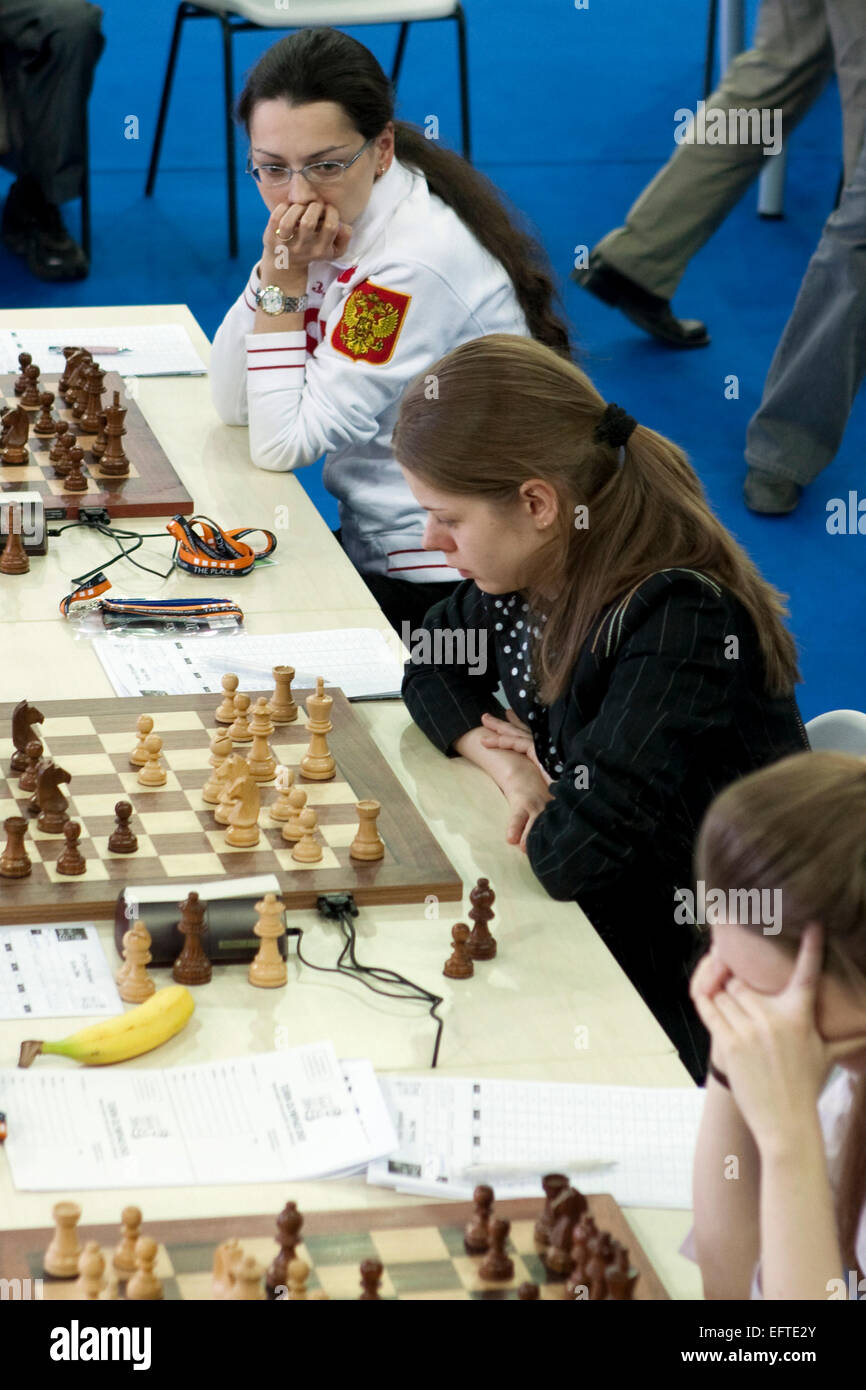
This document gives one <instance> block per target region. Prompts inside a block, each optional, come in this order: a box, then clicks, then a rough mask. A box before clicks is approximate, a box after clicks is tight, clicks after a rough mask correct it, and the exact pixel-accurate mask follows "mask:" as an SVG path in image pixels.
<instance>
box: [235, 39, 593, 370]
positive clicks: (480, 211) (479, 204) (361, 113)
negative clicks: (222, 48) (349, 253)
mask: <svg viewBox="0 0 866 1390" xmlns="http://www.w3.org/2000/svg"><path fill="white" fill-rule="evenodd" d="M279 98H283V99H284V100H286V101H289V102H291V103H292V104H293V105H296V106H305V105H308V104H310V103H311V102H315V101H332V102H335V103H336V104H337V105H338V106H341V107H342V108H343V110H344V111H345V112H346V115H347V116H348V117H349V120H350V121H351V122H352V124H353V125H354V127H355V129H356V130H357V131H358V133H359V135H362V136H363V137H364V139H365V140H370V139H374V138H375V137H376V136H377V135H381V133H382V131H383V130H384V128H385V126H386V125H387V124H388V122H389V121H392V120H394V94H393V90H392V87H391V83H390V82H389V80H388V78H387V77H386V76H385V73H384V72H383V71H382V68H381V67H380V66H379V63H378V62H377V61H376V59H375V58H374V56H373V54H372V53H371V52H370V51H369V49H367V48H365V47H364V45H363V44H360V43H358V42H357V40H356V39H353V38H350V37H349V35H348V34H343V33H341V32H340V30H338V29H300V30H298V31H297V33H294V34H290V35H288V37H286V38H284V39H280V40H279V41H278V42H277V43H275V44H274V45H273V46H272V47H271V48H269V49H268V50H267V52H266V53H264V54H263V55H262V57H261V58H260V59H259V61H258V62H257V63H256V65H255V67H254V68H253V69H252V71H251V72H250V73H249V75H248V77H247V81H246V85H245V86H244V89H243V91H242V92H241V95H240V97H239V98H238V103H237V109H236V114H237V119H238V120H239V121H240V123H241V124H242V125H243V126H244V128H245V129H246V131H247V134H249V125H250V118H251V116H252V113H253V109H254V108H255V106H256V105H257V104H258V102H260V101H273V100H276V99H279ZM394 149H395V154H396V157H397V159H399V161H400V163H401V164H405V165H408V166H409V167H410V168H414V169H416V170H417V171H418V172H419V173H420V174H422V175H423V177H424V178H425V179H426V181H427V186H428V188H429V189H430V192H431V193H432V194H434V195H435V196H436V197H437V198H441V199H442V201H443V203H447V205H448V206H449V207H451V208H453V209H454V212H455V213H456V214H457V216H458V217H459V218H460V220H461V222H463V223H464V224H465V225H466V227H468V228H469V230H470V232H472V234H473V236H474V237H475V238H476V240H477V241H478V242H479V243H480V244H481V246H483V247H484V249H485V251H487V252H488V253H489V254H490V255H491V256H493V257H494V258H495V259H496V260H497V261H499V263H500V264H501V265H502V267H503V268H504V270H505V271H506V272H507V274H508V275H509V277H510V279H511V283H512V284H513V286H514V291H515V294H516V296H517V300H518V303H519V304H520V307H521V309H522V310H523V313H524V315H525V316H526V322H527V324H528V327H529V331H530V334H531V336H532V337H533V338H535V339H536V340H537V341H538V342H540V343H544V344H546V346H547V347H550V348H552V349H553V350H554V352H557V353H559V355H560V356H562V357H570V356H571V345H570V342H569V336H568V328H567V327H566V325H565V322H564V321H563V319H562V318H560V317H558V316H557V314H556V313H555V312H554V308H553V304H554V300H555V299H557V298H558V296H557V295H556V291H555V289H554V285H553V280H552V276H551V272H550V266H549V263H548V260H547V257H546V255H545V253H544V250H543V249H542V247H541V246H540V245H539V243H538V241H536V239H535V238H534V237H533V236H531V235H530V233H529V232H528V231H525V230H523V229H522V228H521V226H520V225H519V224H520V220H521V219H520V214H519V213H517V212H516V211H511V212H509V211H508V210H506V206H505V203H504V202H503V200H502V196H501V195H500V194H499V192H498V191H497V189H496V188H495V186H494V185H493V184H492V183H491V181H490V180H489V179H488V178H486V177H485V176H484V175H483V174H480V173H479V172H478V170H477V169H473V167H472V165H471V164H467V163H466V161H465V159H461V157H460V155H458V154H455V153H454V152H453V151H452V150H447V149H443V148H441V147H440V146H439V145H437V144H436V142H435V141H432V140H428V139H426V137H425V136H424V134H423V132H422V131H420V130H419V129H418V128H417V127H416V126H412V125H408V124H407V123H406V122H405V121H394Z"/></svg>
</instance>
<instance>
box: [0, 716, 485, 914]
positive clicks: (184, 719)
mask: <svg viewBox="0 0 866 1390" xmlns="http://www.w3.org/2000/svg"><path fill="white" fill-rule="evenodd" d="M251 693H252V692H251ZM259 693H262V694H265V695H268V696H270V695H271V694H272V693H273V692H271V691H262V692H259ZM309 693H310V692H308V691H303V690H299V691H295V699H296V701H297V704H298V719H297V721H296V722H295V723H294V724H283V725H278V726H277V728H276V730H275V732H274V733H273V735H271V738H270V745H271V751H272V752H273V754H274V756H275V758H276V759H277V762H278V763H282V764H284V765H285V766H287V767H290V768H292V769H293V770H294V771H295V773H296V779H297V784H298V785H300V786H303V788H304V790H305V791H306V792H307V805H308V806H311V807H312V808H313V809H314V810H315V811H316V814H317V816H318V820H319V825H318V831H317V839H318V840H319V841H320V842H321V843H322V846H323V851H324V854H323V858H322V859H321V860H320V861H319V863H317V864H315V865H313V866H309V865H304V864H298V863H296V861H295V860H293V859H292V846H291V845H290V844H288V843H287V842H286V841H285V840H283V839H282V826H281V825H280V824H279V823H278V822H276V821H272V820H271V819H270V817H269V816H268V813H267V808H268V806H269V805H270V804H271V802H273V801H275V800H276V797H277V790H276V783H273V782H272V783H267V784H265V785H263V786H262V788H261V792H262V811H261V815H260V817H259V824H260V827H261V839H260V842H259V844H258V845H257V846H256V847H255V848H254V849H233V848H232V847H231V846H230V845H227V844H226V843H225V827H224V826H220V825H219V824H218V823H217V822H216V821H215V820H214V816H213V807H212V806H209V805H208V804H207V803H206V802H204V801H203V800H202V796H201V788H202V787H203V786H204V784H205V782H206V781H207V779H208V776H209V775H210V774H211V772H212V768H211V767H210V765H209V761H208V760H209V757H210V738H211V735H212V734H213V732H214V731H215V729H217V728H220V729H221V730H222V731H225V726H224V725H220V726H218V725H216V724H215V722H214V719H213V714H214V711H215V710H216V708H217V706H218V704H219V699H218V698H217V697H216V696H212V695H159V696H151V697H148V698H145V699H111V700H59V701H51V700H49V701H40V702H39V709H40V710H41V712H42V713H43V715H44V716H45V719H44V722H43V723H42V724H36V725H34V731H35V732H36V735H37V737H39V738H40V739H41V741H42V743H43V744H44V746H45V750H46V755H48V756H50V757H52V758H53V759H54V761H55V763H57V764H58V765H59V766H60V767H62V768H63V769H64V770H65V771H67V772H68V773H69V774H70V776H71V779H72V780H71V783H70V784H69V785H68V786H66V785H63V786H62V787H61V790H62V791H63V793H64V795H67V796H68V797H69V816H70V818H71V819H73V820H77V821H79V822H80V824H81V827H82V831H81V840H80V841H79V845H80V849H81V852H82V853H83V855H84V857H85V860H86V862H87V869H86V872H85V873H83V874H80V875H78V876H76V877H68V876H65V875H63V874H59V873H58V872H57V869H56V867H55V866H56V861H57V858H58V855H59V854H60V851H61V849H62V848H63V846H64V843H65V841H64V839H63V836H62V835H47V834H44V833H43V832H42V831H40V830H38V829H37V828H36V821H35V815H32V814H31V815H30V816H29V819H30V824H29V825H28V829H27V834H26V836H25V840H24V843H25V848H26V850H27V853H28V855H29V856H30V859H31V861H32V865H33V867H32V872H31V873H30V874H29V875H28V877H26V878H20V879H12V878H2V877H0V925H7V924H9V923H17V922H21V923H28V922H68V921H74V920H80V919H84V920H89V919H91V918H96V919H106V918H113V917H114V915H115V905H116V902H117V898H118V895H119V894H120V892H121V891H122V890H123V889H124V888H125V886H126V885H127V884H135V885H142V884H154V883H158V884H168V883H170V882H171V881H172V880H176V881H177V882H178V883H180V884H183V883H192V884H195V883H197V882H203V881H207V880H208V879H214V878H222V877H223V876H226V877H237V878H240V877H245V876H246V875H248V874H264V873H271V874H275V875H276V877H277V879H278V880H279V883H280V890H281V893H282V896H283V899H284V901H285V904H286V907H287V908H290V909H291V908H308V907H314V906H315V904H316V898H317V897H318V896H319V894H320V893H330V892H346V891H351V892H352V893H353V894H354V897H355V901H356V902H357V903H358V904H359V906H360V905H364V904H377V903H410V902H423V901H424V899H425V898H426V897H428V896H430V895H434V896H435V897H437V898H438V899H439V900H440V901H442V902H459V901H460V900H461V898H462V895H463V885H462V883H461V880H460V877H459V875H458V874H457V871H456V869H454V867H453V866H452V864H451V863H450V861H449V860H448V859H447V858H446V857H445V854H444V853H443V851H442V849H441V848H440V846H439V844H438V843H437V841H436V840H435V839H434V837H433V834H432V832H431V831H430V829H429V827H428V826H427V824H426V822H425V821H424V819H423V818H422V817H421V815H420V814H419V812H418V811H417V810H416V809H415V807H414V805H413V804H412V802H411V801H410V799H409V797H408V796H407V794H406V792H405V791H404V790H403V787H402V786H401V785H400V783H399V782H398V781H397V778H396V777H395V776H394V774H393V773H392V772H391V769H390V768H389V767H388V765H387V763H386V761H385V759H384V757H383V756H382V754H381V753H380V752H379V749H378V748H377V747H376V745H375V743H374V742H373V740H372V739H371V738H370V736H369V734H368V733H367V731H366V729H365V728H364V726H363V724H362V723H361V721H360V719H359V718H358V716H357V714H356V713H355V710H354V708H353V707H352V705H350V704H349V701H348V700H347V699H346V697H345V695H344V694H343V693H342V691H340V690H335V689H329V690H328V693H329V694H330V695H332V696H333V699H334V704H333V708H332V711H331V722H332V724H333V726H334V727H333V732H332V733H330V734H329V735H328V742H329V746H330V748H331V752H332V753H333V755H334V758H335V759H336V762H337V771H336V776H335V778H334V780H333V781H330V782H309V781H306V780H305V779H304V778H303V776H301V775H300V773H299V770H298V765H299V763H300V760H301V758H302V757H303V755H304V753H305V752H306V750H307V746H308V744H309V734H308V733H307V727H306V726H307V714H306V710H305V709H304V707H303V704H302V701H303V700H304V698H305V697H306V695H307V694H309ZM252 698H253V703H255V700H256V698H257V697H256V695H255V694H253V696H252ZM12 708H13V706H12V705H0V729H7V730H8V729H9V728H10V723H11V715H12ZM140 714H149V715H151V716H152V717H153V720H154V729H153V732H154V733H157V734H159V736H160V738H161V739H162V740H163V749H162V762H163V764H164V766H165V767H166V770H167V772H168V780H167V782H166V785H165V786H162V787H143V786H141V785H140V783H139V782H138V769H137V768H135V767H133V766H132V764H131V763H130V762H129V753H130V751H131V750H132V749H133V748H134V747H135V745H136V733H135V724H136V720H137V718H138V716H139V715H140ZM249 747H250V745H249V744H237V745H235V751H236V752H241V753H243V752H246V751H248V750H249ZM12 752H13V744H12V739H11V736H10V735H8V734H7V735H6V736H5V737H3V738H0V822H2V821H3V820H5V819H6V817H7V816H22V815H23V816H25V817H28V812H27V810H26V804H27V801H28V799H29V796H30V793H28V792H26V791H22V790H21V789H20V787H19V786H18V778H17V776H15V775H14V774H10V773H9V760H10V758H11V756H12ZM369 797H372V798H373V799H374V800H376V801H378V802H380V804H381V807H382V810H381V814H380V816H379V823H378V829H379V834H380V835H381V837H382V839H383V840H384V842H385V856H384V858H383V859H380V860H378V861H376V862H374V863H366V864H365V863H357V862H356V861H355V860H353V859H350V857H349V846H350V845H351V843H352V840H353V839H354V837H355V834H356V832H357V828H358V817H357V813H356V811H355V803H356V802H357V801H359V800H362V799H364V798H369ZM120 800H125V801H129V802H131V804H132V807H133V815H132V820H131V821H130V826H131V828H132V830H133V831H134V832H135V834H136V835H137V836H138V846H139V847H138V851H137V853H135V854H111V853H110V852H109V850H108V837H109V835H110V834H111V832H112V830H113V829H114V824H115V819H114V806H115V803H116V802H117V801H120ZM0 850H2V843H0Z"/></svg>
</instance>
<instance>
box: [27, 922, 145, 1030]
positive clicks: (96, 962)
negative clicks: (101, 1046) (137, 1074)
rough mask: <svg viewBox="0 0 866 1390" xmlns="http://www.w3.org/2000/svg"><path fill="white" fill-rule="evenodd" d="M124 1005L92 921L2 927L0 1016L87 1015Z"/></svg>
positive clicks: (114, 1009)
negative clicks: (59, 924)
mask: <svg viewBox="0 0 866 1390" xmlns="http://www.w3.org/2000/svg"><path fill="white" fill-rule="evenodd" d="M122 1009H123V1003H122V1001H121V998H120V995H119V994H118V992H117V987H116V985H115V983H114V979H113V977H112V974H111V970H110V969H109V965H108V961H107V960H106V958H105V952H104V950H103V949H102V943H101V941H100V940H99V936H98V935H97V932H96V928H95V926H93V924H92V923H89V922H86V923H83V922H67V923H65V924H64V925H63V926H56V925H55V924H54V923H53V922H43V923H37V924H36V925H35V926H32V927H0V1019H8V1018H86V1017H87V1016H88V1015H91V1014H96V1015H100V1016H102V1015H105V1014H117V1013H120V1012H121V1010H122Z"/></svg>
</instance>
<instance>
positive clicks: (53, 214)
mask: <svg viewBox="0 0 866 1390" xmlns="http://www.w3.org/2000/svg"><path fill="white" fill-rule="evenodd" d="M0 238H2V240H3V244H4V245H5V246H7V247H8V249H9V250H10V251H13V252H14V253H15V255H16V256H25V257H26V258H27V265H28V268H29V270H30V272H31V274H33V275H35V276H37V278H38V279H40V280H83V279H84V278H85V276H87V275H88V273H89V271H90V265H89V262H88V260H87V257H86V256H85V254H84V252H83V251H82V249H81V247H80V246H79V245H78V243H77V242H76V241H73V239H72V237H71V236H70V235H69V233H68V231H67V230H66V228H65V226H64V225H63V219H62V217H61V216H60V209H59V207H57V205H56V203H49V202H47V201H46V200H45V198H44V197H43V195H42V192H41V190H40V189H39V188H38V187H37V186H35V185H34V184H33V183H32V182H26V181H25V180H23V179H19V180H18V181H17V182H16V183H14V184H13V185H12V187H11V188H10V190H9V194H8V196H7V199H6V203H5V206H4V208H3V220H2V224H0Z"/></svg>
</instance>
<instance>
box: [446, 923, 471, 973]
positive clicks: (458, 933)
mask: <svg viewBox="0 0 866 1390" xmlns="http://www.w3.org/2000/svg"><path fill="white" fill-rule="evenodd" d="M451 940H452V942H453V945H454V950H453V951H452V953H451V955H450V956H449V957H448V959H447V960H446V962H445V965H444V968H443V970H442V974H443V975H447V976H448V978H449V980H468V979H469V978H470V977H471V976H472V975H474V974H475V966H474V965H473V963H472V957H471V956H470V954H469V951H468V948H467V942H468V940H469V928H468V927H467V925H466V923H465V922H456V923H455V925H454V926H453V927H452V928H451Z"/></svg>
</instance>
